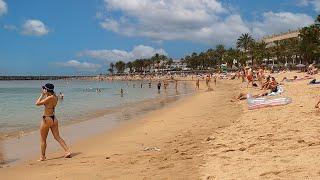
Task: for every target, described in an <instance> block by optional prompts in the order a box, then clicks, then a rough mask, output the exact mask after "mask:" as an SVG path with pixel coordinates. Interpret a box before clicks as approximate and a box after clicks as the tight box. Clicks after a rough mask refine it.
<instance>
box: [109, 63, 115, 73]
mask: <svg viewBox="0 0 320 180" xmlns="http://www.w3.org/2000/svg"><path fill="white" fill-rule="evenodd" d="M108 71H109V72H110V74H111V75H113V73H114V64H113V63H110V65H109V69H108Z"/></svg>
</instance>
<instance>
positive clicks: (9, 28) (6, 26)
mask: <svg viewBox="0 0 320 180" xmlns="http://www.w3.org/2000/svg"><path fill="white" fill-rule="evenodd" d="M3 28H4V29H6V30H9V31H15V30H17V29H18V28H17V26H15V25H12V24H5V25H3Z"/></svg>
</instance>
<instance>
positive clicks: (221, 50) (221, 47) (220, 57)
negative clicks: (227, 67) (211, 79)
mask: <svg viewBox="0 0 320 180" xmlns="http://www.w3.org/2000/svg"><path fill="white" fill-rule="evenodd" d="M225 52H226V49H225V48H224V45H222V44H219V45H217V46H216V54H217V55H218V64H219V65H220V64H221V63H222V62H223V58H224V54H225Z"/></svg>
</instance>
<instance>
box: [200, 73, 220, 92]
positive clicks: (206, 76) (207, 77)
mask: <svg viewBox="0 0 320 180" xmlns="http://www.w3.org/2000/svg"><path fill="white" fill-rule="evenodd" d="M201 78H202V79H204V80H205V82H206V87H207V88H208V90H211V80H212V79H213V82H214V84H215V85H217V75H216V74H210V73H208V74H204V75H199V74H198V75H197V79H196V89H197V90H199V89H200V79H201Z"/></svg>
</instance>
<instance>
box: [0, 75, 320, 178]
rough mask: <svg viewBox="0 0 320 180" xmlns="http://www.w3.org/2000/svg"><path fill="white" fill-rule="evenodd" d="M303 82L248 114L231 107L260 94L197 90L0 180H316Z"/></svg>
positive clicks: (311, 95)
mask: <svg viewBox="0 0 320 180" xmlns="http://www.w3.org/2000/svg"><path fill="white" fill-rule="evenodd" d="M294 74H297V73H287V74H279V75H275V76H276V77H277V79H278V80H280V79H282V77H284V76H287V77H291V76H293V75H294ZM298 75H299V76H303V75H304V74H299V73H298ZM308 82H309V80H302V81H297V82H287V83H286V82H285V83H284V85H283V88H284V90H285V91H284V93H283V95H282V96H286V97H291V98H292V99H293V103H291V104H289V105H286V106H279V107H272V108H263V109H256V110H248V108H247V104H246V101H239V102H231V99H232V98H233V97H235V96H236V95H237V94H238V93H239V92H252V93H256V92H258V89H254V88H246V84H242V83H240V80H223V81H218V85H217V86H214V85H212V87H213V91H205V90H204V89H202V91H201V92H199V93H197V94H195V95H193V96H191V97H186V98H184V99H181V100H179V101H177V102H174V103H172V104H170V105H168V106H167V107H165V108H163V109H160V110H156V111H153V112H151V113H149V114H147V115H146V116H144V117H143V118H140V119H137V120H135V121H131V122H128V123H126V124H124V125H122V126H121V127H119V128H116V129H113V130H112V131H111V132H106V133H102V134H100V135H97V136H95V137H92V138H88V139H84V140H83V141H81V142H80V143H77V144H74V145H72V150H73V152H74V154H73V157H72V158H71V159H64V158H62V157H61V154H60V153H59V152H56V153H54V154H49V155H48V160H47V161H45V162H36V161H35V160H34V161H29V162H27V163H24V164H20V165H17V166H14V167H4V168H1V169H0V174H1V177H3V178H4V179H36V180H37V179H318V178H319V176H320V174H319V173H320V169H319V166H318V164H319V162H318V159H319V157H320V153H319V148H320V146H319V145H320V143H319V136H320V131H319V126H320V125H318V123H317V121H318V119H319V117H318V115H319V114H320V112H319V111H318V110H316V109H314V105H315V103H316V101H317V98H318V94H317V91H318V90H319V88H320V86H316V85H313V86H308V85H307V83H308ZM202 87H204V85H203V86H202ZM49 148H50V147H49ZM17 172H19V173H17Z"/></svg>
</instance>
